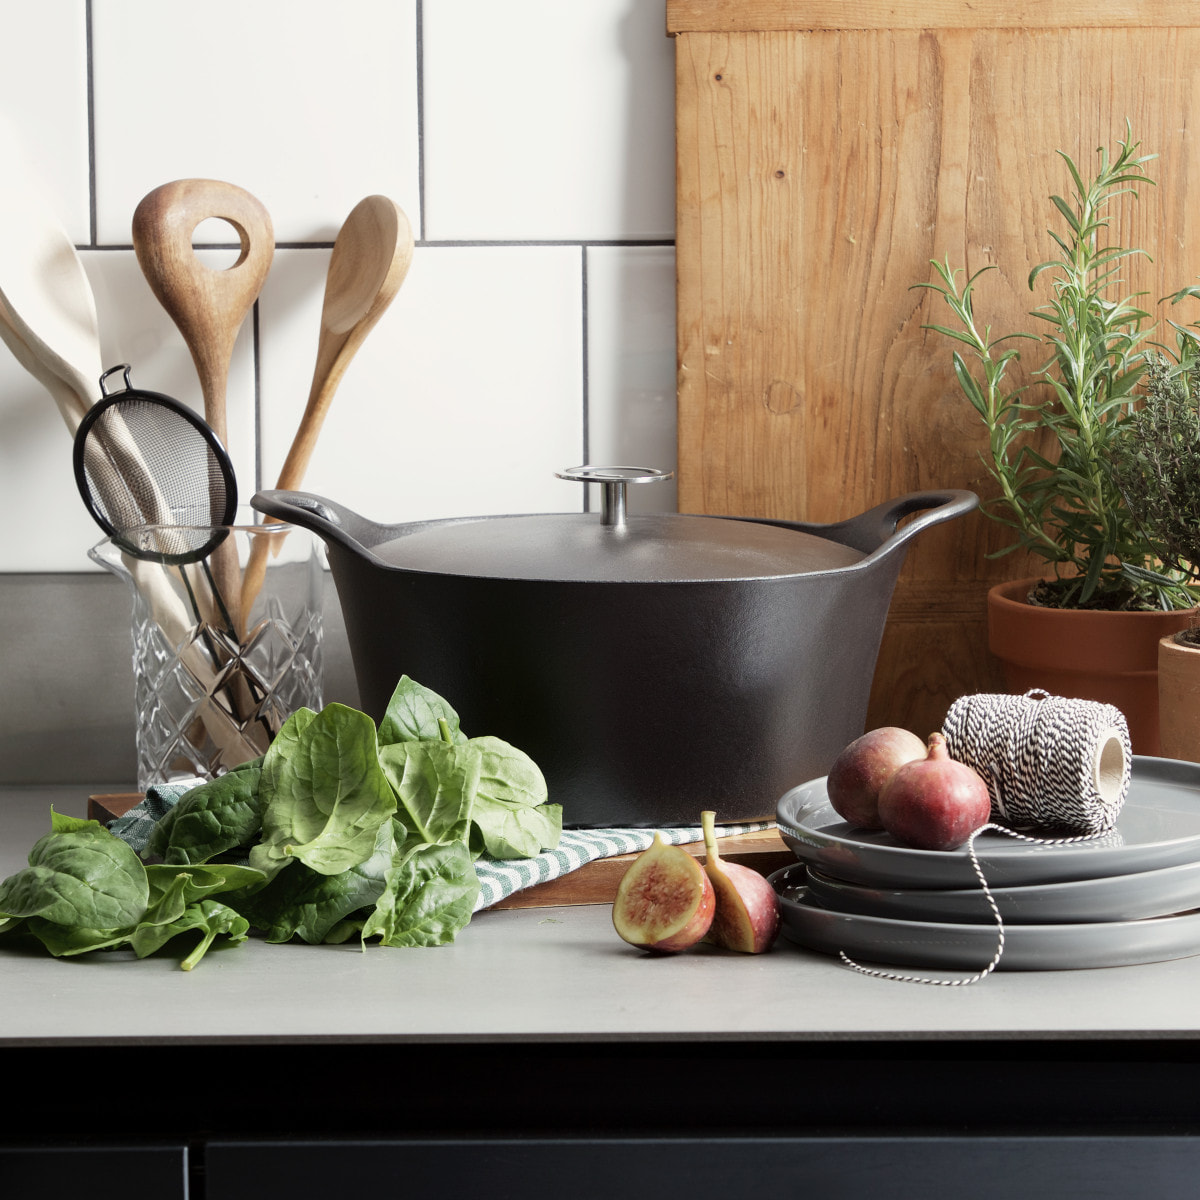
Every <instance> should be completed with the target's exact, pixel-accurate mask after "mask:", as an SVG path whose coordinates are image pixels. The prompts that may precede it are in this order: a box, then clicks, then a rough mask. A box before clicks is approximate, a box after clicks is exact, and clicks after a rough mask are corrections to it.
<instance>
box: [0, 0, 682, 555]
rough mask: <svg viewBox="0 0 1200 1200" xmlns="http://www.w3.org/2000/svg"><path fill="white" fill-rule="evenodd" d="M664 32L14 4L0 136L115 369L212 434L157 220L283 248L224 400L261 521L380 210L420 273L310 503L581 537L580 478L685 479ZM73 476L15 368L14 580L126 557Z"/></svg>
mask: <svg viewBox="0 0 1200 1200" xmlns="http://www.w3.org/2000/svg"><path fill="white" fill-rule="evenodd" d="M663 8H664V5H663V0H569V2H568V0H420V2H418V0H336V2H335V0H90V2H89V0H37V2H35V0H0V64H3V69H2V70H0V121H4V122H7V123H8V125H9V126H10V127H11V128H12V129H14V130H15V132H16V135H17V136H18V137H19V138H20V139H21V140H22V142H23V143H24V144H25V146H26V147H27V148H28V150H29V152H30V154H31V156H32V157H33V158H34V159H35V160H36V162H37V164H38V166H39V168H40V170H41V173H42V175H43V176H44V180H45V183H46V185H47V187H48V188H49V190H50V194H51V196H52V203H53V206H54V207H55V209H56V213H55V215H56V217H57V219H58V220H59V222H60V223H61V224H62V226H63V227H64V228H65V229H66V231H67V233H68V234H69V236H70V239H71V241H72V242H74V244H75V245H76V246H77V247H78V249H79V251H80V254H81V257H82V260H83V263H84V266H85V268H86V271H87V274H88V277H89V280H90V282H91V286H92V289H93V291H94V294H95V297H96V305H97V310H98V316H99V322H100V332H101V342H102V352H103V360H104V365H105V366H111V365H113V364H115V363H119V362H130V363H132V364H133V367H134V375H133V379H134V383H135V384H136V385H138V386H141V387H143V388H148V389H150V390H154V391H160V392H166V393H169V394H172V395H175V396H177V397H179V398H180V399H183V400H186V401H188V402H189V403H192V404H194V405H195V406H196V407H197V408H200V407H201V406H202V405H201V399H200V389H199V383H198V380H197V377H196V374H195V370H194V368H193V366H192V362H191V358H190V356H189V353H188V351H187V348H186V347H185V345H184V342H183V340H182V338H181V336H180V335H179V333H178V331H177V330H176V329H175V327H174V325H173V324H172V322H171V320H170V318H169V317H168V316H167V315H166V313H165V312H164V310H163V309H162V308H161V307H160V306H159V305H158V302H157V301H156V300H155V298H154V297H153V295H152V294H151V292H150V290H149V287H148V285H147V284H146V282H145V280H144V278H143V276H142V274H141V272H140V270H139V267H138V264H137V261H136V258H135V256H134V253H133V249H132V245H131V233H130V219H131V217H132V214H133V210H134V208H135V207H136V205H137V203H138V201H139V200H140V199H141V197H142V196H144V195H145V194H146V193H147V192H148V191H150V190H151V189H153V188H154V187H157V186H158V185H159V184H161V183H165V182H167V181H169V180H173V179H178V178H185V177H207V178H215V179H224V180H228V181H229V182H232V183H236V184H238V185H239V186H241V187H243V188H245V189H247V190H248V191H250V192H252V193H253V194H254V195H255V196H257V197H258V198H259V199H260V200H261V201H262V202H263V203H264V204H265V206H266V207H267V209H268V211H269V212H270V214H271V216H272V219H273V222H274V227H275V239H276V245H277V249H276V253H275V258H274V262H273V265H272V269H271V274H270V276H269V278H268V281H267V284H266V287H265V289H264V291H263V294H262V297H261V299H260V301H259V303H258V305H257V309H256V312H255V314H254V317H253V318H252V320H249V321H247V323H246V325H245V326H244V328H243V330H242V333H241V335H240V337H239V340H238V345H237V347H236V349H235V353H234V359H233V364H232V369H231V374H230V384H229V397H228V408H229V429H230V433H229V442H230V450H231V452H232V454H233V457H234V461H235V465H236V467H237V470H238V473H239V487H240V491H241V494H242V496H243V497H244V498H249V496H250V495H251V494H252V493H253V492H254V490H255V489H256V488H258V487H261V486H268V487H269V486H272V485H273V483H274V479H275V475H276V472H277V471H278V469H279V466H280V465H281V463H282V460H283V457H284V454H285V453H286V450H287V446H288V443H289V441H290V439H291V436H292V431H293V429H294V428H295V424H296V421H297V419H298V418H299V415H300V413H301V411H302V409H303V406H304V401H305V399H306V397H307V394H308V388H309V380H310V378H311V373H312V368H313V363H314V358H315V354H316V344H317V333H318V328H319V321H320V311H321V300H322V293H323V288H324V282H325V272H326V269H327V267H328V262H329V252H330V247H331V245H332V242H333V239H334V237H335V236H336V234H337V231H338V228H339V227H340V225H341V222H342V220H343V219H344V217H345V215H346V214H347V213H348V212H349V211H350V209H351V208H352V207H353V206H354V204H355V203H357V201H358V200H359V199H361V198H362V197H363V196H366V195H368V194H371V193H376V192H382V193H384V194H386V195H389V196H391V197H392V198H393V199H394V200H396V201H397V202H398V203H399V204H400V205H401V207H403V208H404V210H405V211H406V213H407V214H408V216H409V218H410V220H411V223H412V225H413V229H414V232H415V234H416V237H417V249H416V252H415V256H414V260H413V266H412V269H411V271H410V273H409V276H408V279H407V281H406V282H405V284H404V286H403V288H402V290H401V292H400V295H399V297H398V298H397V300H396V302H395V303H394V304H393V306H392V308H391V309H390V310H389V311H388V313H387V314H386V316H385V317H384V319H383V320H382V321H381V322H380V324H379V325H378V326H377V328H376V329H375V331H374V333H373V334H372V335H371V337H370V339H369V340H368V342H367V344H366V346H365V347H364V349H363V350H362V351H361V352H360V354H359V356H358V358H357V359H356V360H355V362H354V363H353V364H352V365H351V367H350V369H349V371H348V373H347V375H346V377H345V379H344V380H343V382H342V385H341V388H340V390H339V392H338V395H337V398H336V399H335V401H334V406H333V410H332V413H331V415H330V417H329V419H328V421H327V423H326V426H325V430H324V432H323V435H322V439H321V443H320V445H319V448H318V450H317V453H316V456H315V457H314V459H313V462H312V465H311V467H310V469H309V473H308V476H307V478H306V480H305V487H306V488H307V489H309V490H311V491H314V492H318V493H320V494H323V495H327V496H330V497H332V498H334V499H337V500H340V501H342V502H344V503H346V504H348V505H350V506H351V507H352V508H356V509H358V510H359V511H360V512H363V513H364V514H365V515H367V516H370V517H373V518H377V519H379V520H383V521H389V522H391V521H402V520H407V519H410V518H420V517H431V516H450V515H461V514H467V513H494V512H533V511H564V510H571V509H575V510H578V508H579V507H580V506H581V504H582V502H583V499H582V495H581V493H580V492H579V491H578V490H576V489H577V486H578V485H574V484H569V483H565V482H561V481H559V480H556V479H555V478H554V472H555V471H556V470H558V469H560V468H562V467H566V466H571V465H575V464H577V463H580V462H583V461H585V460H590V461H592V462H633V463H637V464H639V465H646V466H655V467H665V468H671V467H673V466H674V455H675V449H674V445H675V443H674V428H675V354H674V250H673V236H674V145H673V127H674V119H673V69H674V68H673V61H674V60H673V47H672V43H671V41H670V39H668V38H667V36H666V34H665V20H664V12H663ZM10 185H11V177H10V178H9V180H8V182H7V183H6V180H5V177H4V174H3V164H0V188H2V187H4V186H10ZM223 228H224V233H221V232H220V231H218V232H217V234H216V236H217V237H218V239H219V240H222V241H227V240H228V238H229V236H230V231H229V230H228V227H227V226H226V227H223ZM0 237H5V238H19V237H21V230H20V229H0ZM202 255H203V256H205V258H206V260H207V261H210V262H212V263H213V264H215V265H220V264H225V263H228V261H229V260H230V257H229V255H228V252H227V251H221V250H219V249H205V250H203V251H202ZM3 286H4V280H3V279H2V278H0V288H2V287H3ZM70 449H71V447H70V438H69V436H68V434H67V432H66V428H65V426H64V425H63V423H62V421H61V419H60V418H59V416H58V414H57V412H56V411H55V409H54V406H53V404H52V402H51V400H50V397H49V396H48V394H46V393H45V392H44V391H43V390H42V389H41V388H40V387H39V386H38V385H37V384H36V383H35V382H34V381H33V380H32V379H31V378H30V377H29V376H28V375H26V374H25V373H24V372H23V371H22V369H21V368H20V367H19V366H18V364H17V363H16V361H15V360H14V359H13V358H12V357H11V356H10V355H9V354H8V353H7V352H6V351H5V350H4V349H3V347H2V346H0V507H2V510H3V511H4V512H5V513H6V514H7V515H8V521H7V522H6V530H5V536H4V537H2V538H0V571H2V572H34V573H39V572H61V571H68V572H75V571H88V570H95V568H92V567H91V566H90V564H89V562H88V560H87V558H86V550H87V548H88V547H89V546H90V545H92V544H93V543H94V542H96V541H97V540H98V539H99V537H100V536H101V535H100V531H99V530H98V529H97V528H96V527H95V525H94V524H92V522H91V520H90V518H89V517H88V516H87V515H86V513H85V511H84V509H83V506H82V503H81V501H80V499H79V496H78V493H77V491H76V490H75V485H74V480H73V476H72V474H71V469H70ZM652 490H653V491H654V492H655V493H656V494H655V495H653V496H650V497H637V498H635V499H633V500H632V501H631V506H637V507H642V508H649V507H656V508H671V507H673V506H674V503H675V497H674V491H673V488H659V487H656V488H655V489H652Z"/></svg>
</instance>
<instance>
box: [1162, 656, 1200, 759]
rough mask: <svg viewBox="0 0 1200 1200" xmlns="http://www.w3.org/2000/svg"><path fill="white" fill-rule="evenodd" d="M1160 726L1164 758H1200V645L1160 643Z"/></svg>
mask: <svg viewBox="0 0 1200 1200" xmlns="http://www.w3.org/2000/svg"><path fill="white" fill-rule="evenodd" d="M1158 728H1159V734H1160V737H1161V740H1162V755H1163V757H1164V758H1181V759H1183V760H1185V761H1186V762H1200V646H1197V645H1195V644H1194V643H1188V642H1177V641H1176V640H1175V637H1174V635H1172V636H1170V637H1165V638H1162V639H1161V640H1160V641H1159V643H1158Z"/></svg>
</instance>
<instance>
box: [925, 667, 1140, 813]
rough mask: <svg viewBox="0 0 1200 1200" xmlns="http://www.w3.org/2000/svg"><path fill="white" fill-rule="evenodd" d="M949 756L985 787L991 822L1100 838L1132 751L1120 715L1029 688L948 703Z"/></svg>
mask: <svg viewBox="0 0 1200 1200" xmlns="http://www.w3.org/2000/svg"><path fill="white" fill-rule="evenodd" d="M942 733H943V735H944V736H945V738H946V747H947V749H948V751H949V753H950V757H951V758H954V759H957V760H958V761H959V762H961V763H965V764H966V765H967V766H969V767H972V768H974V769H975V771H977V772H978V773H979V775H980V776H982V778H983V779H984V781H985V782H986V783H987V786H988V791H989V792H990V793H991V798H992V819H993V820H994V821H996V822H998V823H999V824H1002V825H1006V826H1008V827H1010V828H1013V829H1054V830H1065V831H1069V832H1072V833H1076V834H1083V835H1090V836H1095V835H1097V834H1102V833H1107V832H1108V831H1109V830H1111V829H1112V827H1113V826H1114V825H1115V824H1116V821H1117V816H1118V815H1119V813H1120V811H1121V807H1122V805H1123V804H1124V803H1125V797H1126V795H1127V794H1128V792H1129V777H1130V770H1131V767H1132V759H1133V752H1132V749H1131V747H1130V742H1129V726H1128V724H1127V723H1126V720H1125V716H1124V714H1123V713H1122V712H1121V711H1120V709H1118V708H1115V707H1114V706H1113V705H1111V704H1102V703H1100V702H1098V701H1094V700H1072V699H1067V698H1065V697H1062V696H1051V695H1050V694H1049V693H1047V692H1044V691H1041V690H1040V689H1034V690H1033V691H1030V692H1027V693H1025V695H1023V696H1003V695H1002V696H996V695H987V694H978V695H971V696H963V697H961V698H960V699H958V700H956V701H955V702H954V703H953V704H952V705H951V706H950V711H949V712H948V713H947V714H946V721H945V724H944V726H943V728H942Z"/></svg>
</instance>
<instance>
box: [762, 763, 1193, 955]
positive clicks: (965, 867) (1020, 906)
mask: <svg viewBox="0 0 1200 1200" xmlns="http://www.w3.org/2000/svg"><path fill="white" fill-rule="evenodd" d="M776 816H777V820H778V823H779V832H780V834H781V836H782V837H783V840H784V841H785V842H786V843H787V844H788V845H789V846H790V847H791V848H792V850H793V851H794V852H795V854H796V857H797V858H798V859H799V862H798V863H797V864H796V865H795V866H792V867H785V868H784V869H783V870H781V871H777V872H776V873H775V874H774V875H773V876H772V877H771V879H772V882H773V883H774V885H775V888H776V891H777V892H778V893H779V897H780V903H781V906H782V909H783V933H784V936H785V937H787V938H788V939H789V940H791V941H792V942H795V943H797V944H798V945H801V946H805V947H807V948H809V949H812V950H818V951H823V952H825V953H829V954H836V953H838V952H839V951H844V952H845V953H846V954H847V955H849V956H850V957H851V958H853V959H854V960H855V961H858V962H864V963H866V962H875V963H887V964H900V965H905V966H923V967H928V968H963V969H970V970H978V969H982V968H983V967H984V966H986V964H987V963H988V962H989V960H990V959H991V957H992V955H993V954H994V953H995V950H996V945H997V925H996V919H995V914H994V913H993V912H992V909H991V906H990V905H989V904H988V901H987V897H986V895H985V893H984V891H983V889H982V887H981V886H980V883H979V879H978V876H977V875H976V873H975V871H974V869H973V867H972V865H971V861H970V857H969V855H968V853H967V851H966V849H965V848H962V849H959V850H952V851H937V850H914V849H912V848H911V847H907V846H903V845H901V844H900V843H899V842H898V841H896V840H895V839H894V838H892V837H891V836H890V835H889V834H887V833H883V832H878V833H876V832H867V831H864V830H861V829H856V828H855V827H853V826H851V825H849V824H847V823H846V822H845V821H843V820H842V819H841V817H839V816H838V815H837V813H835V812H834V811H833V809H832V807H831V806H830V804H829V797H828V794H827V793H826V790H825V780H824V779H816V780H813V781H812V782H810V783H805V784H801V785H800V786H799V787H795V788H792V790H791V791H789V792H787V793H786V794H785V795H784V796H783V797H782V798H781V799H780V801H779V804H778V806H777V812H776ZM1041 834H1042V836H1045V837H1047V838H1051V837H1054V836H1055V835H1054V834H1053V833H1050V832H1048V831H1041ZM975 851H976V854H977V856H978V859H979V865H980V867H981V868H982V870H983V875H984V878H985V879H986V880H987V883H988V887H989V889H990V891H991V893H992V895H993V897H994V898H995V901H996V905H997V907H998V909H999V912H1000V915H1001V917H1002V919H1003V922H1004V932H1005V943H1004V953H1003V955H1002V957H1001V960H1000V963H999V965H998V967H997V969H998V970H1026V971H1029V970H1043V971H1044V970H1065V969H1069V968H1083V967H1111V966H1129V965H1133V964H1136V963H1147V962H1161V961H1166V960H1168V959H1175V958H1185V957H1188V956H1189V955H1193V954H1200V765H1198V764H1196V763H1186V762H1178V761H1176V760H1174V759H1164V758H1145V757H1137V756H1135V757H1134V760H1133V771H1132V779H1131V782H1130V787H1129V792H1128V795H1127V797H1126V800H1125V803H1124V805H1123V807H1122V809H1121V813H1120V816H1119V817H1118V820H1117V824H1116V826H1115V828H1114V829H1113V830H1112V831H1110V832H1109V833H1107V834H1104V835H1102V836H1099V837H1096V838H1089V839H1087V840H1083V841H1074V842H1071V843H1068V844H1064V845H1041V844H1033V843H1030V842H1026V841H1018V840H1016V839H1014V838H1012V837H1009V836H1008V835H1006V834H1004V833H1002V832H993V831H991V830H988V831H987V832H985V833H983V834H981V835H980V836H979V837H978V838H976V840H975Z"/></svg>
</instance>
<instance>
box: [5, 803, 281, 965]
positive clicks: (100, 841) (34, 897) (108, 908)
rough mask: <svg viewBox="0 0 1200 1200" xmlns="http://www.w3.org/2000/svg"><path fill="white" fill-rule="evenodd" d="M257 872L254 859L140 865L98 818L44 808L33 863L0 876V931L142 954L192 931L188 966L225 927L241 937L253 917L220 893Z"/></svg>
mask: <svg viewBox="0 0 1200 1200" xmlns="http://www.w3.org/2000/svg"><path fill="white" fill-rule="evenodd" d="M261 878H262V876H261V873H260V872H258V871H255V870H253V869H252V868H250V867H243V866H238V865H236V864H233V863H220V864H216V863H214V864H211V865H166V864H163V863H156V864H151V865H146V864H144V863H143V862H142V860H141V859H140V858H139V857H138V856H137V854H135V853H134V851H133V850H132V849H131V848H130V847H129V846H127V845H126V844H125V843H124V842H123V841H121V839H120V838H117V837H114V836H113V835H112V834H111V833H109V831H108V830H107V829H105V828H104V826H103V825H101V824H100V822H99V821H84V820H80V819H79V818H78V817H68V816H64V815H62V814H61V813H56V812H54V810H53V809H51V812H50V832H49V833H48V834H46V835H45V836H44V837H41V838H39V839H38V841H37V842H35V843H34V846H33V849H32V850H31V851H30V852H29V865H28V866H27V867H25V868H24V869H22V870H20V871H18V872H16V874H14V875H10V876H9V877H8V878H7V879H6V880H4V882H3V883H0V933H26V934H31V935H32V936H33V937H35V938H37V940H38V941H40V942H41V943H42V945H43V946H45V948H46V949H47V950H49V951H50V953H51V954H53V955H55V956H56V957H66V956H70V955H75V954H83V953H85V952H86V951H88V950H101V949H113V948H116V947H118V946H129V947H131V948H132V949H133V951H134V953H135V954H136V955H137V956H138V958H144V957H145V956H146V955H147V954H152V953H153V952H154V951H155V950H158V949H160V948H161V947H162V946H164V945H166V943H167V942H169V941H171V939H173V938H174V937H175V936H176V935H177V934H181V933H188V932H196V933H199V934H200V940H199V943H198V944H197V945H196V947H195V948H194V949H193V950H192V951H191V953H190V954H188V955H187V957H186V958H184V960H183V963H182V966H183V969H184V970H185V971H190V970H191V969H192V968H193V967H194V966H195V965H196V964H197V963H198V962H199V961H200V959H201V958H203V957H204V955H205V953H206V952H207V951H208V948H209V947H210V946H211V945H212V944H213V942H214V941H215V940H216V939H217V938H218V937H221V936H224V937H226V938H228V940H229V941H230V942H239V941H242V940H244V939H245V937H246V935H247V932H248V930H249V927H250V926H249V922H248V921H247V920H246V918H245V917H243V916H242V915H241V914H239V913H238V912H237V911H236V910H234V909H233V908H231V907H229V905H227V904H226V903H224V902H223V901H222V900H216V899H214V898H213V897H214V896H216V895H218V894H222V893H224V894H225V895H229V894H230V893H232V892H234V891H235V890H237V889H241V888H245V887H248V886H249V887H253V886H254V885H255V884H256V883H257V882H258V881H260V880H261Z"/></svg>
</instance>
